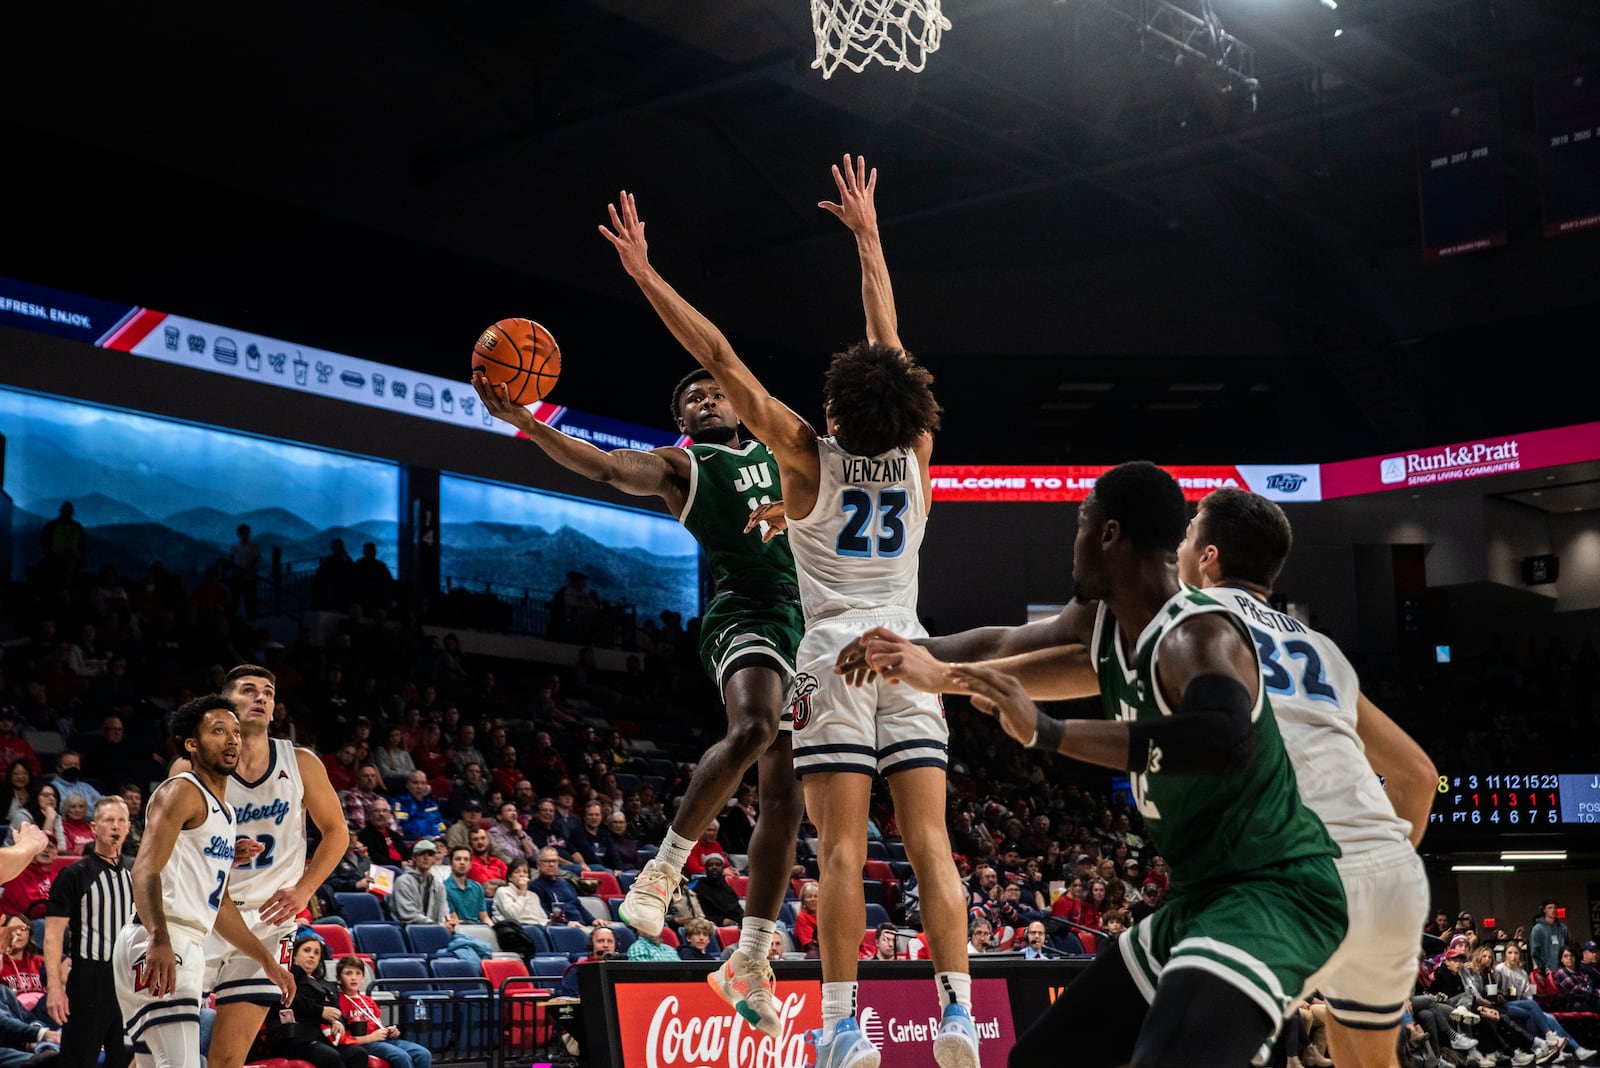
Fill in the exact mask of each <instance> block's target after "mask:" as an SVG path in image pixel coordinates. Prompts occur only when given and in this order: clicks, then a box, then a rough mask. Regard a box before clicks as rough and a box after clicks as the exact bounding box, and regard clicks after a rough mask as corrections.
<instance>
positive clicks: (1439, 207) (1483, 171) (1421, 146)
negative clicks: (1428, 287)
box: [1417, 96, 1506, 260]
mask: <svg viewBox="0 0 1600 1068" xmlns="http://www.w3.org/2000/svg"><path fill="white" fill-rule="evenodd" d="M1504 148H1505V141H1504V135H1503V133H1502V131H1501V127H1500V102H1499V100H1498V99H1497V98H1496V97H1493V96H1484V97H1479V98H1477V99H1474V100H1470V101H1468V100H1464V101H1460V102H1458V103H1456V104H1454V105H1451V106H1448V107H1442V108H1431V109H1429V110H1427V111H1423V112H1421V113H1419V114H1418V115H1417V183H1418V187H1419V191H1420V200H1421V206H1422V251H1423V254H1424V255H1425V256H1426V257H1427V258H1428V259H1430V260H1434V259H1439V258H1441V257H1444V256H1455V255H1458V254H1460V253H1463V252H1475V251H1477V250H1479V249H1485V248H1498V247H1500V246H1501V245H1504V244H1505V243H1506V205H1505V195H1504V192H1503V190H1502V189H1501V178H1500V159H1501V157H1502V156H1503V155H1504Z"/></svg>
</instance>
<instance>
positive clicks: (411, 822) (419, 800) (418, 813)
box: [389, 771, 445, 842]
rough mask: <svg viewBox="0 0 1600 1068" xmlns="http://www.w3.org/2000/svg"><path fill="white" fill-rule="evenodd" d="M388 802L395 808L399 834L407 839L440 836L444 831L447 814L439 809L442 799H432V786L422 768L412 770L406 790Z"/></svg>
mask: <svg viewBox="0 0 1600 1068" xmlns="http://www.w3.org/2000/svg"><path fill="white" fill-rule="evenodd" d="M389 804H390V805H391V807H393V809H394V819H395V825H396V827H398V828H399V831H400V836H401V837H402V838H404V839H405V840H406V841H408V842H414V841H417V840H419V839H422V838H438V837H440V836H442V835H443V834H444V833H445V822H444V816H443V815H442V814H441V813H440V812H439V803H438V802H437V801H435V800H434V799H433V787H432V786H430V785H429V784H428V777H427V776H426V775H424V774H423V773H422V772H421V771H413V772H412V773H411V775H410V777H409V778H408V780H407V782H406V792H405V793H403V794H400V795H399V796H397V797H394V798H393V799H391V800H390V802H389Z"/></svg>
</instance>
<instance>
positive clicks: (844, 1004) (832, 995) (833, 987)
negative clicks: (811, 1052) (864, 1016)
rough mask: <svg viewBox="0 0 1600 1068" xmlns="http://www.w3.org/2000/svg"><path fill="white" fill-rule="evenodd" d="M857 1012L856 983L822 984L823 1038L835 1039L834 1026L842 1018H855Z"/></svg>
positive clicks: (824, 1039) (826, 1040) (825, 1039)
mask: <svg viewBox="0 0 1600 1068" xmlns="http://www.w3.org/2000/svg"><path fill="white" fill-rule="evenodd" d="M855 1014H856V984H855V983H823V984H822V1040H823V1041H824V1042H828V1041H831V1040H832V1039H833V1027H834V1025H835V1024H837V1023H838V1022H839V1021H840V1020H848V1019H853V1018H854V1017H855Z"/></svg>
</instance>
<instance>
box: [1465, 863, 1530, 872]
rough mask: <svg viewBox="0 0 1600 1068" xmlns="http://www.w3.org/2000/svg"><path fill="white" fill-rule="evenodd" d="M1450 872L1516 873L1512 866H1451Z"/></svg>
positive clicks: (1514, 867)
mask: <svg viewBox="0 0 1600 1068" xmlns="http://www.w3.org/2000/svg"><path fill="white" fill-rule="evenodd" d="M1450 870H1451V871H1516V870H1517V869H1516V866H1515V865H1512V864H1452V865H1450Z"/></svg>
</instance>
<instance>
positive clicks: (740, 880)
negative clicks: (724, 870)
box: [726, 875, 750, 898]
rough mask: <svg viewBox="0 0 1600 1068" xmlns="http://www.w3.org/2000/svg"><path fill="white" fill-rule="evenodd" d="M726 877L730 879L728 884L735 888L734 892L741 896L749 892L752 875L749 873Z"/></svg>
mask: <svg viewBox="0 0 1600 1068" xmlns="http://www.w3.org/2000/svg"><path fill="white" fill-rule="evenodd" d="M726 878H727V880H728V886H729V887H730V888H731V889H732V890H733V892H734V893H736V894H738V895H739V896H740V897H741V898H742V897H744V895H745V894H746V893H748V892H749V889H750V876H748V875H729V876H727V877H726Z"/></svg>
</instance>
